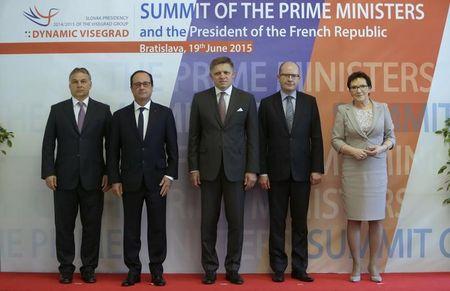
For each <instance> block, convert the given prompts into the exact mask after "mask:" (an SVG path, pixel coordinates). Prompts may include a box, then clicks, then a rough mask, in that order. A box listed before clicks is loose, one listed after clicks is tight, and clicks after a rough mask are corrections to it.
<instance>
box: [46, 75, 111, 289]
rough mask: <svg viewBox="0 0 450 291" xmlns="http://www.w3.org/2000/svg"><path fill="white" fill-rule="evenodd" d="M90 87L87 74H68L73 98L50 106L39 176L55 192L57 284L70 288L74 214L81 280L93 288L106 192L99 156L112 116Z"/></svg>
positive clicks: (105, 179)
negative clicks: (78, 235) (79, 228)
mask: <svg viewBox="0 0 450 291" xmlns="http://www.w3.org/2000/svg"><path fill="white" fill-rule="evenodd" d="M91 87H92V81H91V75H90V73H89V71H88V70H86V69H85V68H75V69H73V70H72V72H71V73H70V75H69V88H70V92H71V94H72V98H71V99H69V100H66V101H63V102H60V103H58V104H55V105H53V106H52V108H51V111H50V115H49V117H48V121H47V125H46V127H45V133H44V140H43V143H42V174H41V176H42V179H45V183H46V184H47V186H48V188H50V189H51V190H53V192H54V207H55V227H56V256H57V259H58V261H59V263H60V265H59V272H60V277H59V281H60V283H62V284H69V283H71V282H72V278H73V272H74V270H75V266H74V265H73V260H74V258H75V243H74V234H73V232H74V229H75V220H76V217H77V214H78V208H79V209H80V218H81V224H82V227H83V234H82V242H81V262H82V264H83V266H82V267H81V268H80V272H81V277H82V279H83V280H84V281H85V282H86V283H95V282H96V278H95V273H94V271H95V268H96V267H97V265H98V257H99V246H100V229H101V219H102V212H103V192H106V191H108V190H109V186H108V177H107V176H106V167H105V161H104V158H103V154H104V147H106V146H107V145H108V142H107V138H108V134H109V127H110V121H111V111H110V110H109V106H108V105H106V104H103V103H100V102H97V101H95V100H93V99H92V98H90V97H89V91H90V89H91ZM56 142H57V148H56ZM55 148H56V159H55Z"/></svg>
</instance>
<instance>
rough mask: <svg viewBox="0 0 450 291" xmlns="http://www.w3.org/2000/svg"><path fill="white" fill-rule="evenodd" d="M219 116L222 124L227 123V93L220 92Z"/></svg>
mask: <svg viewBox="0 0 450 291" xmlns="http://www.w3.org/2000/svg"><path fill="white" fill-rule="evenodd" d="M219 115H220V120H221V121H222V123H225V117H226V115H227V108H226V106H225V92H220V97H219Z"/></svg>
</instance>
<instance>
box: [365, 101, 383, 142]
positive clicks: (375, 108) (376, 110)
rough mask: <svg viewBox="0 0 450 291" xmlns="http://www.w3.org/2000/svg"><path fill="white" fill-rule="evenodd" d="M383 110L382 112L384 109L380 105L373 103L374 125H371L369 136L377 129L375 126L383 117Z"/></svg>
mask: <svg viewBox="0 0 450 291" xmlns="http://www.w3.org/2000/svg"><path fill="white" fill-rule="evenodd" d="M381 110H382V107H381V106H380V103H378V102H375V101H372V114H373V118H372V124H371V125H370V128H369V130H368V131H367V135H368V136H369V135H370V134H371V133H372V131H373V129H374V128H375V124H376V122H377V120H378V118H379V117H380V115H381Z"/></svg>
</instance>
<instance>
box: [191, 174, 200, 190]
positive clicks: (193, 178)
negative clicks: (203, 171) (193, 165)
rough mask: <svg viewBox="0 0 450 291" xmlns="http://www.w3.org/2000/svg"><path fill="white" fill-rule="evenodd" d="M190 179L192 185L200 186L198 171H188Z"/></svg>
mask: <svg viewBox="0 0 450 291" xmlns="http://www.w3.org/2000/svg"><path fill="white" fill-rule="evenodd" d="M189 178H190V180H191V184H192V186H194V187H196V188H199V187H200V184H201V182H200V171H192V172H191V173H190V177H189Z"/></svg>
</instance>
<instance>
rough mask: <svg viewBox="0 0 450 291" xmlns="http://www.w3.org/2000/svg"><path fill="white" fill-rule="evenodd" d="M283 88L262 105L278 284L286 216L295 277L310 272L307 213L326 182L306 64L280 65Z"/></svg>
mask: <svg viewBox="0 0 450 291" xmlns="http://www.w3.org/2000/svg"><path fill="white" fill-rule="evenodd" d="M278 81H279V83H280V87H281V90H280V91H279V92H277V93H275V94H273V95H271V96H269V97H266V98H264V99H262V100H261V103H260V106H259V114H258V115H259V145H260V169H261V171H260V172H261V175H260V177H259V184H260V185H261V187H262V188H263V189H265V190H268V195H269V216H270V234H269V256H270V266H271V268H272V270H273V272H274V274H273V276H272V280H273V281H274V282H283V281H284V271H285V270H286V267H287V261H288V260H287V255H286V253H285V251H284V244H285V229H286V215H287V209H288V206H289V204H290V210H291V212H290V213H291V218H292V258H291V259H292V274H291V276H292V278H295V279H298V280H300V281H304V282H312V281H313V280H314V279H313V278H312V277H310V276H309V275H308V273H307V272H306V269H307V267H308V228H307V214H308V204H309V193H310V189H311V185H315V184H318V183H320V181H321V176H322V173H323V172H324V167H323V141H322V131H321V128H320V117H319V110H318V108H317V103H316V99H315V98H314V97H313V96H310V95H307V94H305V93H302V92H299V91H297V86H298V84H299V82H300V68H299V67H298V65H297V64H296V63H294V62H284V63H282V64H281V65H280V68H279V72H278Z"/></svg>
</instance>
